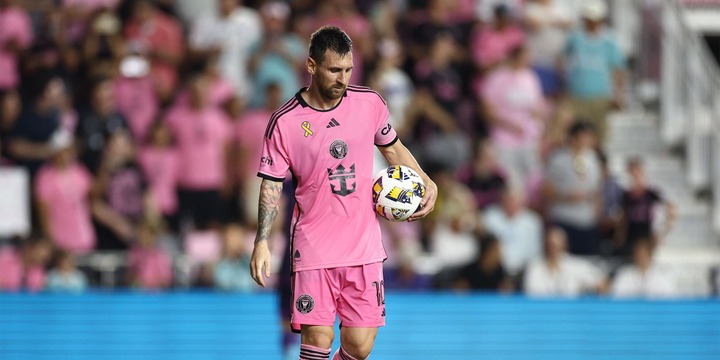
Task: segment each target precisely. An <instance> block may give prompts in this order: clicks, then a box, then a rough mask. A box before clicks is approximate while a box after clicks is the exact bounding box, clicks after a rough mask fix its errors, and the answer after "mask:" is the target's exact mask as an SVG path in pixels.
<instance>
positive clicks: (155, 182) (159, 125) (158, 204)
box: [138, 121, 180, 231]
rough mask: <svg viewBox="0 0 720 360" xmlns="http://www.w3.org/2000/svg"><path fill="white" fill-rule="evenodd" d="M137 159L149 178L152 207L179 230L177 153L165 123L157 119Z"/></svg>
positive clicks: (178, 159)
mask: <svg viewBox="0 0 720 360" xmlns="http://www.w3.org/2000/svg"><path fill="white" fill-rule="evenodd" d="M138 162H139V164H140V166H141V167H142V170H143V174H145V178H146V179H147V181H148V185H149V193H150V194H149V195H150V202H151V203H152V209H153V210H156V211H158V212H159V214H160V215H162V216H163V217H164V218H165V221H166V222H167V224H168V225H169V226H170V228H171V229H172V230H174V231H178V230H179V224H178V219H177V211H178V198H177V180H178V177H179V171H180V154H179V152H178V150H177V148H176V147H175V144H174V142H173V137H172V134H171V133H170V129H168V127H167V124H166V123H164V122H162V121H156V122H155V124H153V127H152V128H151V129H150V139H149V142H148V143H147V144H146V145H145V146H143V147H142V148H141V149H140V153H139V154H138Z"/></svg>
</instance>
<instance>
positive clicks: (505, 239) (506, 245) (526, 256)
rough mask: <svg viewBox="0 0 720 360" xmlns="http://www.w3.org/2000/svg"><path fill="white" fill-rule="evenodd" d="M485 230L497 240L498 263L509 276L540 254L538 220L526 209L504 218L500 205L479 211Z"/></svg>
mask: <svg viewBox="0 0 720 360" xmlns="http://www.w3.org/2000/svg"><path fill="white" fill-rule="evenodd" d="M483 221H484V223H485V228H486V230H487V231H489V232H491V233H493V234H494V235H495V236H497V237H498V239H499V240H500V244H501V247H502V262H503V266H504V267H505V270H507V272H508V273H509V274H511V275H516V274H518V273H519V272H520V271H521V270H522V268H523V267H524V266H525V265H527V263H528V262H529V261H530V260H532V259H537V258H539V257H540V256H542V234H543V229H542V222H541V221H540V217H539V216H538V215H537V214H535V213H534V212H532V211H530V210H523V211H521V212H520V213H518V214H517V215H515V216H513V217H508V216H507V214H506V213H505V211H503V209H502V208H501V207H500V206H497V205H495V206H491V207H489V208H488V209H487V210H485V213H484V214H483Z"/></svg>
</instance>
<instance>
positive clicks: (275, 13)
mask: <svg viewBox="0 0 720 360" xmlns="http://www.w3.org/2000/svg"><path fill="white" fill-rule="evenodd" d="M260 15H261V16H262V20H263V26H264V30H263V35H262V38H261V39H260V40H259V41H258V42H257V43H256V44H254V46H253V48H252V50H251V53H252V57H251V58H250V63H249V71H250V73H251V74H252V81H253V90H254V91H253V93H252V94H251V98H250V99H249V100H250V106H251V107H262V106H264V105H265V104H266V101H265V91H263V90H265V89H267V87H268V86H269V85H270V84H278V85H279V86H280V90H281V93H280V99H281V101H282V102H285V101H287V100H289V99H290V98H292V97H293V96H294V95H295V93H296V92H297V91H298V89H300V86H301V85H300V76H299V74H300V70H301V69H302V68H303V67H304V65H305V59H306V54H305V53H306V52H307V49H306V45H305V43H304V42H303V41H302V39H301V38H300V37H298V36H297V35H295V34H294V33H292V32H290V31H288V20H289V17H290V7H289V6H288V5H287V4H286V3H284V2H281V1H270V2H267V3H266V4H264V5H263V6H262V7H261V8H260ZM281 104H282V103H281Z"/></svg>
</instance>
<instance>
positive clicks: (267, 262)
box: [263, 260, 270, 278]
mask: <svg viewBox="0 0 720 360" xmlns="http://www.w3.org/2000/svg"><path fill="white" fill-rule="evenodd" d="M263 266H265V277H266V278H269V277H270V260H266V261H265V262H264V264H263Z"/></svg>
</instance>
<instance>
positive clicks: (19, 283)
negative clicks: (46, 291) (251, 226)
mask: <svg viewBox="0 0 720 360" xmlns="http://www.w3.org/2000/svg"><path fill="white" fill-rule="evenodd" d="M45 275H46V274H45V269H43V268H42V267H41V266H33V267H30V268H28V269H25V267H24V266H23V261H22V257H21V256H20V254H19V253H18V252H17V251H16V250H15V249H13V248H11V247H5V248H2V249H0V290H9V291H18V290H20V289H21V288H23V286H24V287H25V288H27V289H28V290H30V291H40V290H42V289H43V287H44V286H45Z"/></svg>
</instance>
